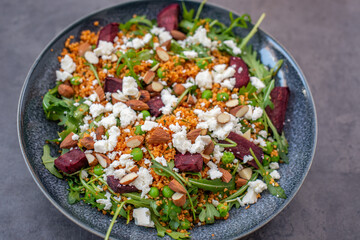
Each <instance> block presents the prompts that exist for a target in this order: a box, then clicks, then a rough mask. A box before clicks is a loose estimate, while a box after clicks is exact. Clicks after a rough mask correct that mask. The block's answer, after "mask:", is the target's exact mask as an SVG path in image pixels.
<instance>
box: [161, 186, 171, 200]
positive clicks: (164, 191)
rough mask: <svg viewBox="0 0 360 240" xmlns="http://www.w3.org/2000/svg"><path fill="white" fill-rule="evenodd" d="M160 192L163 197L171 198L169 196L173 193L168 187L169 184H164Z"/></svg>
mask: <svg viewBox="0 0 360 240" xmlns="http://www.w3.org/2000/svg"><path fill="white" fill-rule="evenodd" d="M162 194H163V195H164V197H167V198H171V196H172V195H173V194H174V191H173V190H171V189H170V188H169V186H165V187H164V189H163V190H162Z"/></svg>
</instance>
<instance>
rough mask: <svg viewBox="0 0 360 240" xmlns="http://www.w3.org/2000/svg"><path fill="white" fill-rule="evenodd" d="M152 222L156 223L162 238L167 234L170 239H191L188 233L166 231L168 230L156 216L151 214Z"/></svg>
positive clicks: (158, 233)
mask: <svg viewBox="0 0 360 240" xmlns="http://www.w3.org/2000/svg"><path fill="white" fill-rule="evenodd" d="M151 220H152V221H153V222H154V224H155V227H156V230H157V235H158V236H160V237H164V236H165V234H167V235H169V236H170V237H172V238H173V239H188V238H190V236H189V233H188V232H176V231H171V232H170V231H166V230H167V229H166V228H165V227H163V226H162V225H161V224H160V222H159V220H158V219H157V217H156V216H154V215H153V214H151Z"/></svg>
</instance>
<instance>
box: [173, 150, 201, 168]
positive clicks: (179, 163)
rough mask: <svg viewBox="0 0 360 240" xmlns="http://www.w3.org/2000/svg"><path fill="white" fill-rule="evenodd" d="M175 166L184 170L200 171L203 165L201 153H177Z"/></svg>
mask: <svg viewBox="0 0 360 240" xmlns="http://www.w3.org/2000/svg"><path fill="white" fill-rule="evenodd" d="M175 167H176V168H178V169H179V170H180V171H182V172H200V171H201V170H202V167H203V157H202V156H201V154H191V153H185V154H181V153H178V154H176V155H175Z"/></svg>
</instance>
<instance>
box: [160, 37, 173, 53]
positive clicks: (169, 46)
mask: <svg viewBox="0 0 360 240" xmlns="http://www.w3.org/2000/svg"><path fill="white" fill-rule="evenodd" d="M160 46H161V47H165V48H166V50H167V51H170V49H171V39H170V40H167V41H165V42H163V43H162V44H161V45H160Z"/></svg>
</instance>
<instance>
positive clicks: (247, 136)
mask: <svg viewBox="0 0 360 240" xmlns="http://www.w3.org/2000/svg"><path fill="white" fill-rule="evenodd" d="M242 136H243V137H244V138H246V139H247V140H249V141H250V138H251V130H250V129H248V130H247V131H246V132H245V133H244V134H243V135H242Z"/></svg>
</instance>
